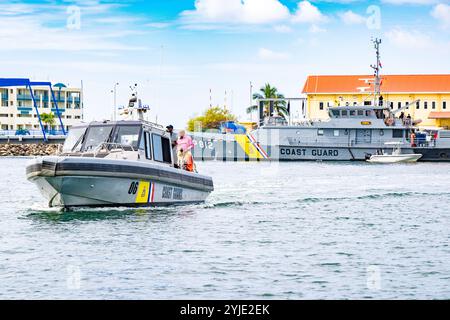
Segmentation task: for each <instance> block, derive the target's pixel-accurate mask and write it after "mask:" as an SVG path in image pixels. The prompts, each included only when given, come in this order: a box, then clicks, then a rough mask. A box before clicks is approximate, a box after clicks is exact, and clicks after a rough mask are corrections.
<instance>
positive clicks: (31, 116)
mask: <svg viewBox="0 0 450 320" xmlns="http://www.w3.org/2000/svg"><path fill="white" fill-rule="evenodd" d="M52 89H53V93H54V95H55V99H56V101H57V103H58V108H59V111H60V114H61V120H62V122H63V124H64V127H65V129H66V130H67V129H69V128H70V127H71V126H73V125H75V124H77V123H79V122H81V121H82V119H83V106H82V96H81V95H82V92H81V89H79V88H68V87H66V86H64V85H63V84H56V85H55V86H53V87H52ZM32 90H33V94H34V98H35V100H36V105H37V107H38V110H39V114H41V115H42V114H43V113H47V114H49V113H53V114H54V115H55V126H54V128H53V129H54V130H61V125H60V122H59V119H58V116H57V113H56V108H55V106H54V103H53V99H52V96H51V92H50V88H49V87H48V86H47V87H45V86H42V87H41V86H36V87H34V86H33V87H32ZM43 125H44V126H45V124H44V123H43ZM20 129H27V130H29V131H40V130H41V127H40V125H39V119H38V117H37V113H36V110H35V108H34V106H33V100H32V97H31V94H30V91H29V89H28V88H26V87H5V88H1V87H0V130H1V131H15V130H20Z"/></svg>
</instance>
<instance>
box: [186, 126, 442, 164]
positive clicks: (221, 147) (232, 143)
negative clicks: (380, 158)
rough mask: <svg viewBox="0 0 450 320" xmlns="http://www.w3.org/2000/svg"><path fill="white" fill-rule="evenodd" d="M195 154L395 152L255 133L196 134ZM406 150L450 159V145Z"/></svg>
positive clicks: (294, 156)
mask: <svg viewBox="0 0 450 320" xmlns="http://www.w3.org/2000/svg"><path fill="white" fill-rule="evenodd" d="M192 137H193V140H194V144H195V147H194V150H193V156H194V158H195V160H197V161H207V160H215V161H232V162H237V161H250V162H251V161H266V160H270V161H366V159H367V155H373V154H376V153H377V151H379V150H383V151H384V152H389V151H392V150H391V149H390V148H386V146H385V144H384V143H381V142H379V143H376V144H372V145H370V144H348V145H342V144H336V145H333V144H320V143H317V144H313V143H308V144H304V145H303V144H298V145H288V144H280V143H274V144H268V143H258V142H257V139H255V137H253V136H252V135H238V134H236V135H233V134H204V133H192ZM402 153H407V154H413V153H415V154H422V158H421V159H419V161H442V162H449V161H450V148H445V147H422V148H411V147H409V146H405V147H402Z"/></svg>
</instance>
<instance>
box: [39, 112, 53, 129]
mask: <svg viewBox="0 0 450 320" xmlns="http://www.w3.org/2000/svg"><path fill="white" fill-rule="evenodd" d="M41 121H42V122H43V123H45V124H46V126H47V130H48V127H50V129H51V128H52V127H53V126H54V125H55V115H54V114H53V113H43V114H41Z"/></svg>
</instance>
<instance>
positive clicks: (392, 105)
mask: <svg viewBox="0 0 450 320" xmlns="http://www.w3.org/2000/svg"><path fill="white" fill-rule="evenodd" d="M391 110H394V103H393V102H391Z"/></svg>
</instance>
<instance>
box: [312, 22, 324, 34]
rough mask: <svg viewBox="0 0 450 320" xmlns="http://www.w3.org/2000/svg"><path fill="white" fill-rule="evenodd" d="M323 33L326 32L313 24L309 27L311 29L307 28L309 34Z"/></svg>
mask: <svg viewBox="0 0 450 320" xmlns="http://www.w3.org/2000/svg"><path fill="white" fill-rule="evenodd" d="M325 31H326V30H325V29H324V28H321V27H319V26H318V25H316V24H313V25H311V27H309V32H311V33H322V32H325Z"/></svg>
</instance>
